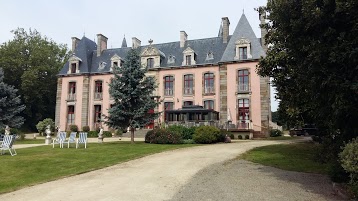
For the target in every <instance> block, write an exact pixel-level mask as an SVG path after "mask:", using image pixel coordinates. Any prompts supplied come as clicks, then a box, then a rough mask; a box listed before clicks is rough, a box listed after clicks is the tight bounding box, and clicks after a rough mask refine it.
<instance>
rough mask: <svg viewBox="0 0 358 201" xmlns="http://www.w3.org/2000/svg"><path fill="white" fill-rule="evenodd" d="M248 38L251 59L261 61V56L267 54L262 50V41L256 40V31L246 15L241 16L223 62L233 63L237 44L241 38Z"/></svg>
mask: <svg viewBox="0 0 358 201" xmlns="http://www.w3.org/2000/svg"><path fill="white" fill-rule="evenodd" d="M242 37H244V38H246V39H248V40H250V42H251V55H252V58H251V59H259V58H260V57H261V56H265V55H266V54H265V52H264V50H263V49H262V46H261V43H260V40H259V39H258V38H256V36H255V33H254V31H253V30H252V28H251V26H250V23H249V21H248V20H247V18H246V16H245V14H242V15H241V18H240V20H239V22H238V23H237V25H236V28H235V31H234V33H233V34H232V36H231V38H230V41H229V42H228V45H227V47H228V48H226V50H225V52H224V54H223V56H222V59H221V61H222V62H227V61H233V60H234V57H235V55H236V53H235V42H236V41H237V40H239V39H240V38H242Z"/></svg>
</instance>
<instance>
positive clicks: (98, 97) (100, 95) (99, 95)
mask: <svg viewBox="0 0 358 201" xmlns="http://www.w3.org/2000/svg"><path fill="white" fill-rule="evenodd" d="M94 99H95V100H102V99H103V93H102V92H95V93H94Z"/></svg>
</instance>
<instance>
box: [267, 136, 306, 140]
mask: <svg viewBox="0 0 358 201" xmlns="http://www.w3.org/2000/svg"><path fill="white" fill-rule="evenodd" d="M300 138H303V137H297V136H293V137H291V136H279V137H268V138H264V139H263V140H297V139H300Z"/></svg>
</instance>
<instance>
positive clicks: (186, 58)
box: [185, 55, 191, 66]
mask: <svg viewBox="0 0 358 201" xmlns="http://www.w3.org/2000/svg"><path fill="white" fill-rule="evenodd" d="M185 65H187V66H190V65H191V55H186V56H185Z"/></svg>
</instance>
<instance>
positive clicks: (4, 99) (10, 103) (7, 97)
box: [0, 68, 25, 129]
mask: <svg viewBox="0 0 358 201" xmlns="http://www.w3.org/2000/svg"><path fill="white" fill-rule="evenodd" d="M16 92H17V89H15V88H14V87H13V86H10V85H8V84H6V83H4V72H3V70H2V69H1V68H0V129H3V128H5V126H6V125H9V126H10V127H16V128H18V127H20V126H21V125H22V124H23V123H24V118H23V117H21V116H19V114H20V113H21V112H22V111H23V110H24V109H25V106H24V105H21V100H20V96H18V95H16Z"/></svg>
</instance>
